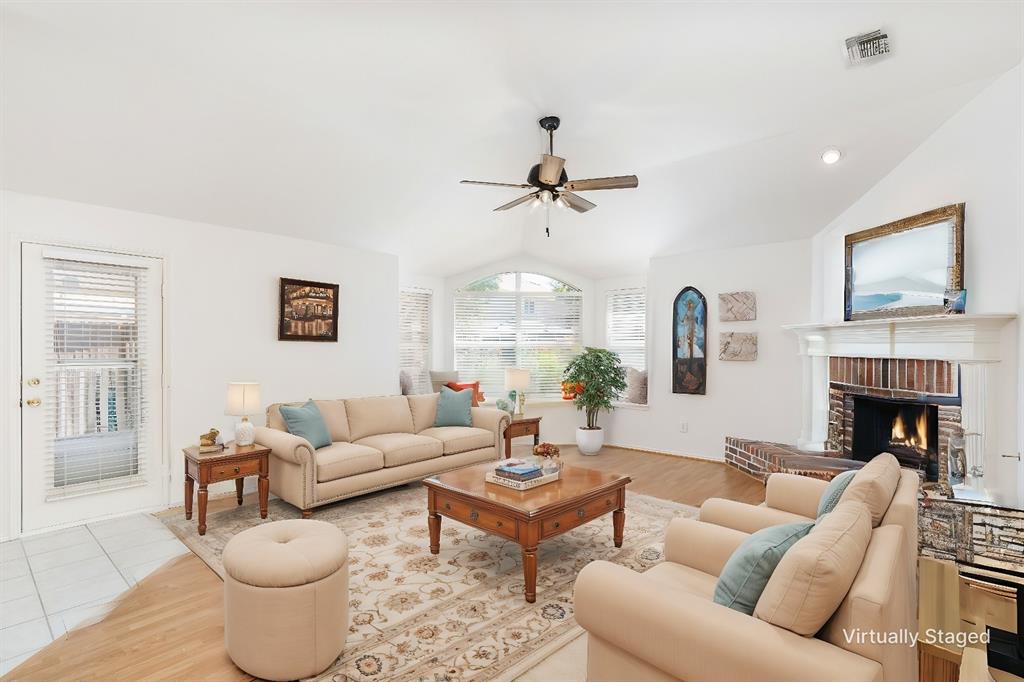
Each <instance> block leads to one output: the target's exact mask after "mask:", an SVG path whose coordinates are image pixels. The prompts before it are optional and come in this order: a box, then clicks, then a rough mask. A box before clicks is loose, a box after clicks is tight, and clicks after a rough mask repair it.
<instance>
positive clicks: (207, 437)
mask: <svg viewBox="0 0 1024 682" xmlns="http://www.w3.org/2000/svg"><path fill="white" fill-rule="evenodd" d="M219 435H220V431H218V430H217V429H215V428H213V427H211V428H210V430H209V431H208V432H207V433H204V434H203V435H201V436H199V444H200V445H216V444H217V436H219Z"/></svg>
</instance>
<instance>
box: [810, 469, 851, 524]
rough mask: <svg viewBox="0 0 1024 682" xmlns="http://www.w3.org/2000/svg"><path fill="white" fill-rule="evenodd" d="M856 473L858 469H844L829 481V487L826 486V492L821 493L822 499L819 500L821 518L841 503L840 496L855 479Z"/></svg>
mask: <svg viewBox="0 0 1024 682" xmlns="http://www.w3.org/2000/svg"><path fill="white" fill-rule="evenodd" d="M856 474H857V470H856V469H854V470H853V471H844V472H843V473H841V474H839V475H838V476H836V477H835V478H833V479H832V480H831V481H829V482H828V487H827V488H825V492H823V493H822V494H821V499H820V500H818V518H819V519H820V518H821V517H822V516H824V515H825V514H828V513H829V512H830V511H832V510H833V509H835V508H836V505H837V504H839V498H841V497H842V496H843V493H844V492H846V487H847V486H848V485H850V481H852V480H853V477H854V476H855V475H856Z"/></svg>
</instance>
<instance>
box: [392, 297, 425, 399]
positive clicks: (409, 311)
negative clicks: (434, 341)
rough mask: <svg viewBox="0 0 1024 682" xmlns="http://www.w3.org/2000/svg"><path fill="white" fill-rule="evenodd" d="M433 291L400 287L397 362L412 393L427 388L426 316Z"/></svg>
mask: <svg viewBox="0 0 1024 682" xmlns="http://www.w3.org/2000/svg"><path fill="white" fill-rule="evenodd" d="M432 299H433V293H432V292H431V291H429V290H428V289H414V288H404V289H402V291H401V293H400V308H399V314H398V325H399V326H398V366H399V369H401V370H402V371H403V372H407V373H408V374H409V376H410V377H412V384H413V392H414V393H429V392H430V377H429V376H428V370H429V369H430V326H431V325H430V319H431V314H430V311H431V306H432V305H433V301H432Z"/></svg>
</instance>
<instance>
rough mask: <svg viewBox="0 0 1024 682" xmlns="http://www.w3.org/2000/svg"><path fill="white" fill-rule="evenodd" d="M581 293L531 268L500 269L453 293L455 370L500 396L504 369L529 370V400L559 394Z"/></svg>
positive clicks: (576, 333)
mask: <svg viewBox="0 0 1024 682" xmlns="http://www.w3.org/2000/svg"><path fill="white" fill-rule="evenodd" d="M582 312H583V292H582V291H580V290H579V289H578V288H576V287H574V286H573V285H571V284H569V283H567V282H563V281H561V280H557V279H554V278H553V277H548V276H547V275H540V274H537V273H533V272H500V273H497V274H494V275H490V276H488V277H483V278H481V279H478V280H476V281H475V282H471V283H470V284H467V285H466V286H464V287H463V288H462V289H459V290H458V291H457V292H456V293H455V316H454V317H455V369H457V370H458V371H459V379H460V380H462V381H475V380H477V379H479V380H480V387H481V389H482V390H483V391H484V393H485V394H486V395H487V397H488V398H489V399H492V400H493V399H497V398H500V397H502V396H504V395H505V393H506V391H505V369H506V368H508V367H520V368H523V369H528V370H530V384H531V385H530V390H529V391H527V395H529V396H530V398H531V399H538V398H540V399H543V398H550V399H557V398H559V397H560V396H561V394H562V391H561V381H562V370H564V369H565V367H566V365H568V364H569V361H570V360H571V359H572V358H573V356H575V355H576V354H577V353H579V352H580V349H581V347H582V333H581V318H582Z"/></svg>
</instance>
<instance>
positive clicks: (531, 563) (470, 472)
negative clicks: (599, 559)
mask: <svg viewBox="0 0 1024 682" xmlns="http://www.w3.org/2000/svg"><path fill="white" fill-rule="evenodd" d="M494 467H495V462H484V463H483V464H477V465H475V466H471V467H466V468H465V469H459V470H458V471H450V472H448V473H446V474H440V475H438V476H431V477H430V478H428V479H426V480H425V481H423V484H424V485H425V486H426V488H427V512H428V516H427V525H428V526H429V528H430V553H431V554H437V553H438V552H440V551H441V517H442V516H447V517H448V518H450V519H454V520H456V521H459V522H461V523H465V524H467V525H470V526H473V527H474V528H479V529H480V530H483V531H486V532H488V533H492V534H494V535H498V536H501V537H503V538H506V539H508V540H513V541H515V542H517V543H518V544H519V545H520V546H521V547H522V549H523V578H524V579H525V581H526V601H528V602H531V603H532V602H534V601H536V599H537V545H538V544H539V543H540V541H541V540H548V539H550V538H553V537H555V536H556V535H561V534H562V533H565V532H566V531H570V530H572V529H573V528H576V527H577V526H581V525H583V524H584V523H587V522H589V521H593V520H594V519H596V518H597V517H599V516H603V515H605V514H607V513H608V512H611V513H612V531H613V537H614V540H615V546H616V547H621V546H622V531H623V528H624V527H625V523H626V484H627V483H629V482H630V478H629V476H623V475H621V474H611V473H606V472H604V471H596V470H594V469H584V468H581V467H570V466H567V467H564V468H563V469H562V477H561V478H560V479H559V480H558V481H555V482H554V483H548V484H546V485H542V486H538V487H536V488H533V489H531V490H524V491H518V490H511V489H509V488H503V487H501V486H499V485H496V484H494V483H488V482H487V481H485V480H484V474H485V473H487V472H488V471H493V470H494Z"/></svg>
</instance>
